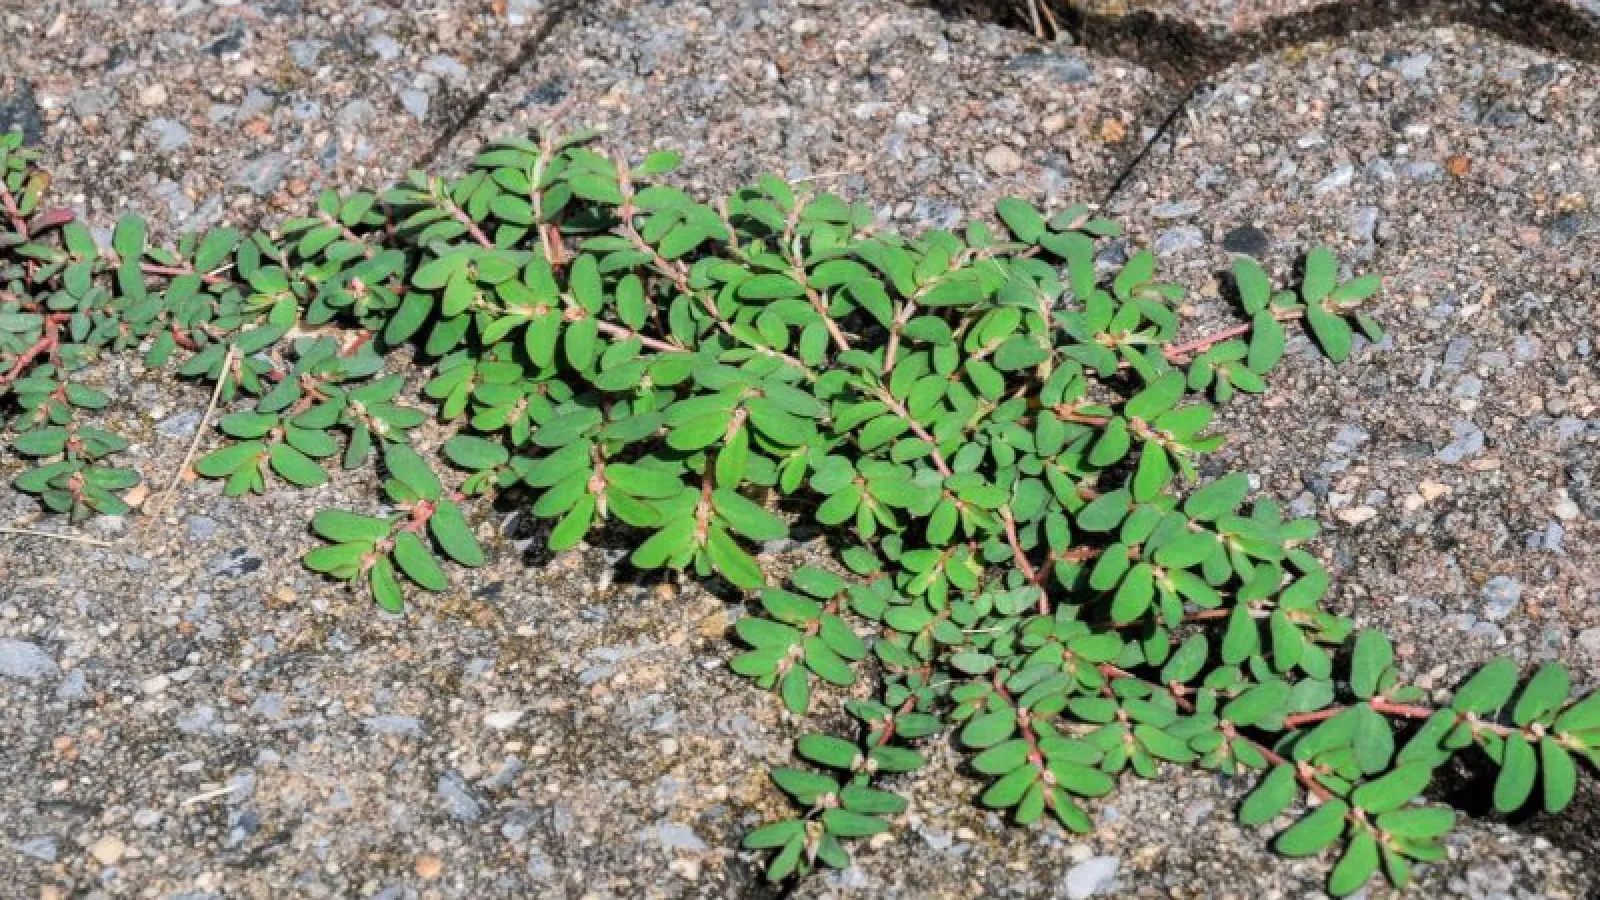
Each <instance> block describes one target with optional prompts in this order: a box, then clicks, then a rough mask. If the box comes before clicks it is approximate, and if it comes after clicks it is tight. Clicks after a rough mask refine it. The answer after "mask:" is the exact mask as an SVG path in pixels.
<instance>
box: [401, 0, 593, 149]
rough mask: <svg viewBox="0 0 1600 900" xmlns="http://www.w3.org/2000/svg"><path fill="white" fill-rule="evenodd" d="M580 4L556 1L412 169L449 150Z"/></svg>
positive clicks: (576, 1)
mask: <svg viewBox="0 0 1600 900" xmlns="http://www.w3.org/2000/svg"><path fill="white" fill-rule="evenodd" d="M578 3H579V0H557V2H556V3H555V4H553V5H552V6H551V7H550V10H549V12H547V13H546V14H545V17H544V19H543V20H542V21H541V22H540V23H539V25H538V27H536V28H535V29H534V31H533V33H532V34H530V35H528V37H527V38H526V39H525V40H523V42H522V46H521V47H520V48H519V49H518V50H517V54H516V55H515V56H513V57H512V58H511V59H509V60H507V61H506V62H505V63H503V64H501V66H500V68H499V69H497V70H495V73H494V74H493V75H492V76H490V77H489V79H488V80H487V81H485V82H484V85H483V87H482V88H481V89H480V90H479V91H478V92H477V94H475V95H474V96H473V98H472V100H471V101H470V102H468V103H467V105H466V107H465V108H464V109H462V110H461V113H460V115H458V116H456V118H455V121H453V122H451V123H450V124H449V125H446V126H445V127H444V129H443V130H442V131H440V132H439V135H438V137H435V138H434V139H433V143H432V144H431V145H429V147H428V149H427V150H426V151H424V152H423V154H422V155H421V156H419V157H417V158H416V159H414V160H412V163H411V168H412V169H426V168H427V167H428V166H430V165H432V164H433V163H434V161H435V160H437V159H438V158H439V155H440V154H441V153H443V152H444V151H445V150H447V149H449V147H450V145H451V144H453V143H454V142H455V140H456V138H458V137H460V136H461V133H462V132H463V131H465V130H466V129H467V126H469V125H471V124H472V123H473V122H474V121H475V120H477V118H478V116H479V115H481V114H482V113H483V111H484V109H485V108H486V107H487V106H488V105H489V100H490V99H491V98H492V97H494V95H495V94H496V93H498V92H499V90H500V88H501V86H502V85H504V84H506V83H508V82H510V81H511V80H512V79H513V78H515V77H516V76H517V74H518V73H520V72H521V71H522V69H523V67H524V66H526V65H527V64H528V63H530V62H532V61H533V56H534V54H535V53H537V52H538V51H539V48H541V47H543V46H544V43H545V41H547V40H549V38H550V35H551V34H553V33H554V32H555V30H556V26H558V25H560V24H561V23H562V22H563V21H565V20H566V17H567V15H568V14H569V13H571V12H572V11H573V10H575V9H576V8H577V7H578Z"/></svg>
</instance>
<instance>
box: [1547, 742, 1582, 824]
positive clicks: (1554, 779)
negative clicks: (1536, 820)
mask: <svg viewBox="0 0 1600 900" xmlns="http://www.w3.org/2000/svg"><path fill="white" fill-rule="evenodd" d="M1539 763H1540V769H1541V771H1542V773H1543V775H1542V778H1541V780H1542V781H1543V783H1544V811H1545V812H1548V813H1558V812H1561V811H1562V810H1563V809H1566V808H1567V804H1569V803H1571V802H1572V797H1573V795H1574V794H1575V793H1576V792H1577V789H1578V769H1577V767H1576V766H1575V765H1573V762H1572V756H1571V755H1569V754H1568V753H1567V751H1566V750H1565V749H1564V748H1563V747H1562V746H1561V745H1560V744H1559V743H1557V741H1556V739H1555V738H1554V737H1552V736H1550V735H1548V734H1547V735H1545V736H1544V737H1542V738H1540V739H1539Z"/></svg>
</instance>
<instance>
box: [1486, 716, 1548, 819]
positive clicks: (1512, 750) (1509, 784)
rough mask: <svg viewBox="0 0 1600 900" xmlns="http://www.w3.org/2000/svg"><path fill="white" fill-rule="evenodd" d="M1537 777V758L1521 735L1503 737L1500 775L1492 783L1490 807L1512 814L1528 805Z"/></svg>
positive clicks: (1513, 733) (1520, 733)
mask: <svg viewBox="0 0 1600 900" xmlns="http://www.w3.org/2000/svg"><path fill="white" fill-rule="evenodd" d="M1538 776H1539V758H1538V756H1537V755H1536V754H1535V753H1534V750H1533V746H1532V745H1530V744H1529V743H1528V739H1527V738H1525V737H1523V736H1522V732H1520V731H1513V732H1512V733H1511V734H1510V735H1508V736H1507V737H1506V744H1505V754H1504V756H1503V757H1502V758H1501V760H1500V775H1499V776H1498V777H1497V778H1495V781H1494V808H1495V809H1497V810H1499V811H1500V812H1503V813H1512V812H1516V811H1517V810H1519V809H1521V808H1522V805H1523V804H1524V803H1527V802H1528V796H1529V795H1530V794H1532V793H1533V783H1534V780H1535V779H1536V778H1538Z"/></svg>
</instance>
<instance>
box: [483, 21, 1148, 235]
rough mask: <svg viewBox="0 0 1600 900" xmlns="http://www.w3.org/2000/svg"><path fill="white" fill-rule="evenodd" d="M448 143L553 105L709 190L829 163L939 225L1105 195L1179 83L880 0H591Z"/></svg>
mask: <svg viewBox="0 0 1600 900" xmlns="http://www.w3.org/2000/svg"><path fill="white" fill-rule="evenodd" d="M549 46H550V47H551V48H560V50H559V52H550V53H542V54H538V55H537V57H536V58H535V59H534V61H533V63H532V64H531V65H530V66H529V67H527V69H525V70H524V72H523V73H522V74H520V75H519V76H518V77H517V78H515V79H513V80H512V81H511V82H510V83H508V84H507V85H505V86H504V87H503V88H502V89H501V90H500V91H499V92H498V94H497V95H496V96H495V97H494V98H493V99H492V100H491V102H490V104H489V106H488V109H487V110H486V112H485V115H484V116H483V118H482V120H481V121H480V122H478V123H477V124H476V127H475V128H474V129H473V131H472V133H471V135H472V137H473V138H474V140H472V141H462V142H461V143H460V144H459V145H458V146H457V147H455V148H453V149H454V155H455V157H456V158H458V159H465V158H469V157H470V155H471V154H472V153H474V152H476V150H477V149H478V148H479V147H480V146H481V141H482V140H483V139H487V138H493V137H496V136H499V135H503V134H508V133H509V134H523V133H527V132H529V131H531V130H533V129H534V128H536V127H537V126H538V125H539V124H541V123H542V122H543V121H545V119H546V118H547V117H548V116H549V114H550V113H551V112H552V111H553V110H558V109H561V110H565V111H566V114H565V115H564V116H563V117H562V118H561V119H560V124H561V125H562V126H564V127H567V128H576V127H579V126H598V127H603V128H605V129H607V130H608V132H609V134H608V136H607V138H606V140H605V146H606V147H607V148H608V149H610V150H613V151H616V152H620V153H624V154H626V155H627V156H629V157H630V158H637V157H640V156H642V155H643V154H644V153H646V152H648V151H649V150H651V149H654V148H656V147H671V148H674V149H677V150H680V151H682V152H683V153H684V155H685V168H684V174H685V176H686V178H687V179H688V181H689V183H690V184H691V185H692V186H693V187H694V188H696V189H697V190H700V191H714V190H727V189H730V188H733V187H736V186H739V185H742V184H744V183H745V182H746V181H747V180H748V179H750V178H753V177H754V176H755V175H757V174H759V173H761V172H765V171H776V172H780V173H784V174H788V175H791V176H796V177H819V176H826V180H825V181H824V182H823V183H824V184H825V185H826V186H827V187H828V188H829V189H830V190H837V191H843V192H845V193H847V194H849V195H851V196H855V197H860V198H866V199H870V201H871V202H872V203H873V204H874V205H876V206H877V207H879V208H880V209H881V210H882V212H883V213H884V215H885V218H888V219H892V220H894V221H896V222H897V223H903V224H905V225H908V226H913V227H948V226H949V225H950V224H951V223H952V222H954V221H956V220H957V219H958V218H960V217H961V215H962V213H963V212H964V211H969V212H970V211H973V210H982V211H987V210H988V209H989V207H990V206H992V204H993V201H994V200H996V199H999V198H1000V197H1002V196H1005V195H1006V194H1009V193H1020V194H1024V195H1028V196H1032V197H1036V198H1038V199H1040V200H1044V201H1049V202H1053V203H1056V204H1064V203H1067V202H1073V201H1080V200H1090V201H1092V200H1094V199H1096V198H1098V197H1099V196H1100V195H1101V193H1102V192H1103V191H1104V190H1105V189H1106V188H1107V187H1108V186H1109V185H1110V184H1111V182H1112V180H1114V179H1115V177H1116V174H1117V173H1118V172H1120V171H1122V169H1123V168H1125V166H1126V164H1127V163H1128V162H1129V161H1130V160H1131V159H1132V157H1133V155H1134V154H1135V153H1136V152H1137V150H1138V149H1139V148H1140V147H1141V146H1143V139H1144V137H1145V136H1146V134H1147V129H1152V128H1154V127H1155V126H1156V125H1157V124H1158V123H1159V121H1160V117H1161V116H1162V115H1164V114H1165V112H1166V111H1167V110H1168V109H1170V108H1171V106H1172V104H1173V103H1175V102H1176V100H1177V98H1178V95H1177V94H1176V93H1175V92H1174V91H1173V90H1172V89H1171V88H1170V87H1169V86H1168V85H1166V84H1165V83H1164V82H1162V81H1161V80H1160V79H1159V78H1157V77H1155V76H1153V75H1151V74H1150V73H1149V72H1147V71H1145V70H1143V69H1141V68H1139V67H1138V66H1134V65H1130V64H1128V63H1126V62H1123V61H1120V60H1115V59H1108V58H1106V57H1103V56H1100V55H1097V54H1095V53H1092V52H1085V51H1082V50H1078V49H1074V48H1070V47H1058V48H1051V47H1045V46H1041V45H1039V44H1038V43H1037V42H1035V41H1033V40H1031V39H1029V38H1028V37H1027V36H1025V35H1022V34H1019V33H1017V32H1015V31H1012V30H1009V29H1003V28H997V27H994V26H980V25H973V24H969V23H963V22H955V21H947V20H944V19H941V18H940V17H939V16H938V15H937V14H936V13H934V12H933V11H931V10H926V9H911V8H907V7H904V6H901V5H899V4H896V3H881V2H871V0H841V2H828V3H820V4H819V3H811V2H797V0H775V2H754V3H753V2H735V0H716V2H711V3H704V4H697V5H690V4H660V3H627V2H605V3H590V4H585V5H584V6H582V7H581V8H580V9H579V10H577V11H576V12H575V14H574V16H572V17H569V18H568V19H567V20H566V21H564V22H563V23H562V24H561V25H560V26H559V27H558V28H557V30H556V31H555V33H554V34H552V35H551V37H550V40H549Z"/></svg>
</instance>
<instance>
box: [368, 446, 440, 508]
mask: <svg viewBox="0 0 1600 900" xmlns="http://www.w3.org/2000/svg"><path fill="white" fill-rule="evenodd" d="M383 464H384V466H386V467H387V468H388V469H389V474H390V475H393V476H394V477H395V478H396V479H397V480H399V481H400V483H402V484H404V485H405V486H406V487H408V488H410V489H411V491H412V493H414V494H416V495H417V496H418V497H421V498H422V499H424V500H437V499H438V498H439V494H440V492H441V491H443V487H441V486H440V484H439V476H437V475H435V474H433V468H432V467H431V466H429V465H428V463H427V461H426V460H424V459H423V458H422V457H421V456H420V455H419V454H418V453H417V451H415V450H413V449H411V448H410V447H408V446H406V445H405V444H388V445H386V446H385V447H384V450H383Z"/></svg>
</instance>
